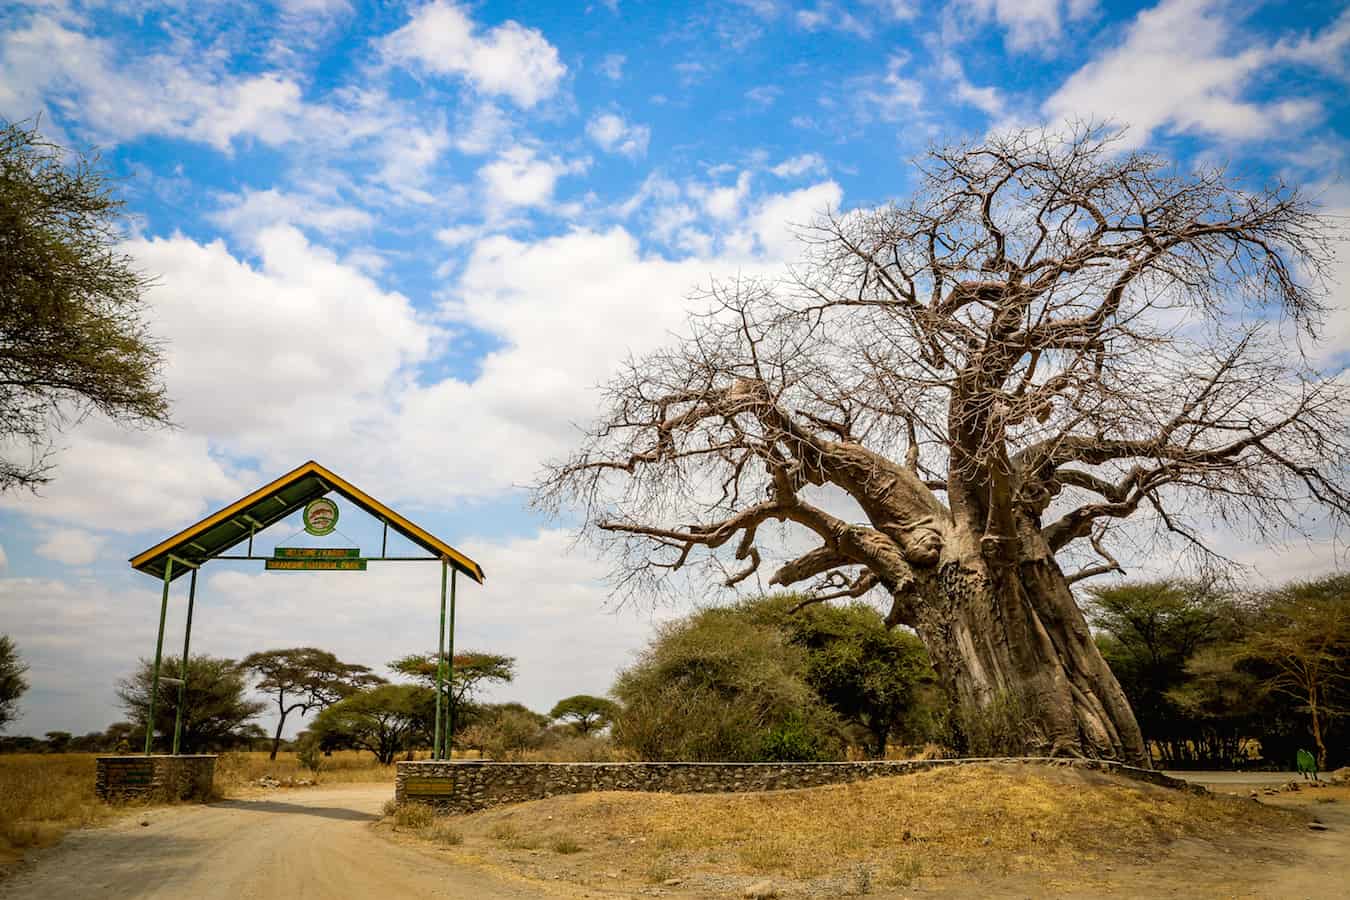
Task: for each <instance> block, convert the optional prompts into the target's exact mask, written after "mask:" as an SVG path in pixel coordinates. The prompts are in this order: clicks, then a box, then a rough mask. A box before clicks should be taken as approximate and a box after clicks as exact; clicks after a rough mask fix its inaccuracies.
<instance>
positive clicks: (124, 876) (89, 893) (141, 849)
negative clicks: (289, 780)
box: [0, 785, 547, 900]
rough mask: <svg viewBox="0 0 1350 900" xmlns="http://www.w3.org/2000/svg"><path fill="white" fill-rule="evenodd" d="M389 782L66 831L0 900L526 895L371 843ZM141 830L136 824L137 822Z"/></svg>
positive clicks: (516, 887) (427, 857)
mask: <svg viewBox="0 0 1350 900" xmlns="http://www.w3.org/2000/svg"><path fill="white" fill-rule="evenodd" d="M391 793H392V790H391V787H390V786H389V785H380V786H374V787H371V786H366V785H359V786H356V785H354V786H351V787H344V788H333V789H320V790H312V791H288V792H284V793H278V794H272V795H269V796H265V797H259V798H257V799H249V800H229V801H225V802H222V803H213V804H211V805H210V806H179V807H168V808H161V809H151V810H149V811H148V812H146V813H144V814H142V815H136V816H131V817H128V818H127V819H125V820H122V821H119V822H117V823H116V824H114V825H112V826H109V827H107V828H96V829H89V830H86V831H78V832H74V833H72V834H69V835H67V836H66V838H65V840H63V841H62V842H61V843H60V844H59V845H58V846H56V847H54V848H52V849H51V850H47V851H44V852H42V853H39V854H36V855H35V859H34V862H33V863H31V864H28V865H25V867H24V868H23V870H21V871H19V872H18V873H16V874H15V875H14V876H13V877H11V878H7V879H5V880H3V881H0V897H4V898H6V900H8V898H53V900H56V898H68V897H79V898H81V900H95V898H114V897H115V898H124V897H147V898H163V900H169V898H172V900H182V898H189V897H190V898H199V900H214V898H220V900H225V898H230V900H251V898H263V897H287V898H295V900H301V898H315V900H319V898H323V900H337V898H349V897H350V898H367V897H390V898H393V897H453V898H473V900H480V898H481V900H517V898H523V897H540V896H547V894H542V893H541V892H540V888H539V887H537V886H529V885H526V884H524V883H523V882H518V881H516V882H513V881H512V880H509V876H505V875H503V876H502V877H494V876H493V875H490V874H488V873H487V872H484V871H482V870H479V869H476V868H472V867H467V866H455V865H451V864H449V863H447V862H445V861H443V860H441V859H438V858H436V856H434V855H432V854H430V853H427V852H426V851H422V850H418V849H415V848H411V847H406V846H402V845H400V844H398V843H394V842H390V841H386V840H383V839H381V838H379V837H377V836H375V835H372V834H371V831H370V823H371V822H374V821H375V820H376V819H377V818H378V815H379V810H380V807H381V806H382V805H383V804H384V803H385V801H387V800H388V799H389V797H390V795H391ZM143 821H148V822H149V823H150V824H149V825H146V826H142V825H141V824H140V823H141V822H143Z"/></svg>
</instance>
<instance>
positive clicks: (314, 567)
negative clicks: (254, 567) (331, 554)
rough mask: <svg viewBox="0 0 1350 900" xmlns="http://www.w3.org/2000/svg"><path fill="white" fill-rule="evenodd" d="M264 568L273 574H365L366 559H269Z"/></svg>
mask: <svg viewBox="0 0 1350 900" xmlns="http://www.w3.org/2000/svg"><path fill="white" fill-rule="evenodd" d="M263 567H264V568H265V569H267V570H268V571H272V572H364V571H365V570H366V561H365V560H364V559H269V560H266V561H264V562H263Z"/></svg>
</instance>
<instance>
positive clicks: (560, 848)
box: [548, 834, 581, 853]
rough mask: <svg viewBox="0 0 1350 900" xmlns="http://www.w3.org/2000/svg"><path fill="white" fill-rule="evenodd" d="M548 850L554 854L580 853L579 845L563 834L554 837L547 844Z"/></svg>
mask: <svg viewBox="0 0 1350 900" xmlns="http://www.w3.org/2000/svg"><path fill="white" fill-rule="evenodd" d="M548 848H549V849H550V850H552V851H553V852H554V853H580V852H581V845H580V844H578V843H577V842H576V841H575V840H574V839H573V838H571V837H569V836H568V835H565V834H560V835H556V836H555V837H554V838H553V840H551V841H549V842H548Z"/></svg>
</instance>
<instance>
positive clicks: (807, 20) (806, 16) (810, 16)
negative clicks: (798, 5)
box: [794, 0, 872, 39]
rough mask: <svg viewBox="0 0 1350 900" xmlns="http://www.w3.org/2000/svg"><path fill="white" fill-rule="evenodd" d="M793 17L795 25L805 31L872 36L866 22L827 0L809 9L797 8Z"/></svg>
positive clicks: (864, 37) (865, 37) (861, 36)
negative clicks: (839, 32)
mask: <svg viewBox="0 0 1350 900" xmlns="http://www.w3.org/2000/svg"><path fill="white" fill-rule="evenodd" d="M794 18H795V19H796V22H797V27H799V28H802V29H805V30H806V31H842V32H845V33H847V34H852V35H855V36H857V37H860V38H863V39H867V38H870V37H871V36H872V29H871V28H870V27H869V26H868V25H867V23H865V22H863V21H862V20H861V19H859V18H858V17H857V16H855V15H853V13H851V12H849V11H848V10H847V9H844V8H843V7H841V6H837V5H835V4H834V3H830V2H828V0H822V2H818V3H817V4H816V5H815V6H814V7H812V8H810V9H807V8H802V9H799V10H797V14H796V16H795V17H794Z"/></svg>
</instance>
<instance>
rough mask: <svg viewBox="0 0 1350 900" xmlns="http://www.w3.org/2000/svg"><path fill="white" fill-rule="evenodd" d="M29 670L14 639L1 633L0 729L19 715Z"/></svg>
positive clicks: (26, 687) (26, 688)
mask: <svg viewBox="0 0 1350 900" xmlns="http://www.w3.org/2000/svg"><path fill="white" fill-rule="evenodd" d="M27 671H28V666H26V665H24V662H23V660H22V659H21V658H20V657H19V648H18V647H16V646H14V641H12V640H10V637H9V635H7V634H0V731H3V730H4V728H5V726H6V725H8V724H9V723H10V722H12V721H14V719H15V717H16V716H17V715H18V712H19V698H20V697H22V696H23V694H24V691H26V690H28V680H27V679H26V678H24V677H23V676H24V673H25V672H27Z"/></svg>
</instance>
